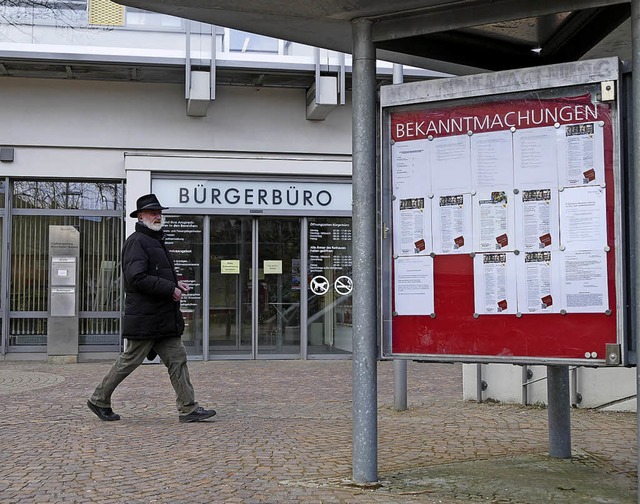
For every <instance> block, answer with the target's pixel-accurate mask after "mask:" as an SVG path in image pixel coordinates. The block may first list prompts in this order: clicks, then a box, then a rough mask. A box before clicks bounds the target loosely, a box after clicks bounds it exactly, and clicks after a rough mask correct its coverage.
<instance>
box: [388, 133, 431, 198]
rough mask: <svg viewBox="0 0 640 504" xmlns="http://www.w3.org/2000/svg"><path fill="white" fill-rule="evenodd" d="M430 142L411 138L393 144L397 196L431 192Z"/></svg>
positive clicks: (392, 154) (393, 166) (392, 159)
mask: <svg viewBox="0 0 640 504" xmlns="http://www.w3.org/2000/svg"><path fill="white" fill-rule="evenodd" d="M428 143H429V140H411V141H408V142H396V143H394V144H393V146H392V148H391V156H392V158H391V166H392V169H393V193H394V194H395V195H396V196H403V195H406V194H424V195H425V196H428V195H429V194H431V175H430V169H429V154H428V151H427V146H428Z"/></svg>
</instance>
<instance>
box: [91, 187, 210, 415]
mask: <svg viewBox="0 0 640 504" xmlns="http://www.w3.org/2000/svg"><path fill="white" fill-rule="evenodd" d="M165 209H166V207H163V206H162V205H160V202H159V201H158V198H157V197H156V195H155V194H147V195H145V196H142V197H140V198H138V201H137V202H136V210H135V211H134V212H131V217H133V218H137V219H138V222H136V230H135V232H134V233H133V234H132V235H131V236H129V238H127V240H126V241H125V243H124V247H123V249H122V273H123V277H124V290H125V294H126V299H125V308H124V325H123V329H122V335H123V337H124V338H127V342H128V344H127V348H126V350H125V351H124V353H122V354H121V355H120V357H119V358H118V360H117V361H116V362H115V363H114V365H113V366H112V368H111V369H110V370H109V372H108V373H107V375H106V376H105V377H104V379H103V380H102V383H100V385H98V386H97V387H96V389H95V391H94V392H93V395H92V396H91V398H90V399H89V400H88V401H87V406H88V407H89V409H90V410H91V411H93V412H94V413H95V414H96V415H97V416H98V418H100V420H105V421H113V420H120V415H118V414H117V413H114V412H113V410H112V409H111V395H112V394H113V391H114V390H115V389H116V387H117V386H118V385H119V384H120V383H121V382H122V381H123V380H124V379H125V378H126V377H127V376H129V375H130V374H131V373H132V372H133V371H134V370H135V369H136V368H137V367H138V366H139V365H140V364H142V361H143V360H144V358H145V357H147V356H148V355H149V356H153V357H155V355H156V354H157V355H159V356H160V359H162V362H163V363H164V365H165V366H166V367H167V371H168V372H169V378H170V379H171V385H173V388H174V390H175V391H176V406H177V408H178V413H179V416H178V419H179V420H180V422H199V421H201V420H205V419H207V418H211V417H212V416H214V415H215V414H216V412H215V411H214V410H206V409H204V408H202V407H201V406H199V405H198V403H197V402H196V400H195V395H194V391H193V386H192V385H191V380H190V378H189V370H188V368H187V352H186V350H185V348H184V345H183V344H182V340H181V338H180V337H181V336H182V333H183V332H184V319H183V318H182V312H181V311H180V299H181V297H182V294H183V293H186V292H189V286H188V285H187V284H186V283H184V282H182V281H179V280H178V279H177V277H176V273H175V269H174V266H173V261H172V259H171V257H170V256H169V251H168V250H167V248H166V247H165V245H164V240H163V233H162V226H163V224H164V220H163V216H162V210H165Z"/></svg>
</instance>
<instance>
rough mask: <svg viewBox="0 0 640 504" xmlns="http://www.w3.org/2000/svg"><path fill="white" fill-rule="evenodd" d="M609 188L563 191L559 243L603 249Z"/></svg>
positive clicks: (568, 246) (566, 245) (593, 187)
mask: <svg viewBox="0 0 640 504" xmlns="http://www.w3.org/2000/svg"><path fill="white" fill-rule="evenodd" d="M605 195H606V190H605V188H604V187H600V186H589V187H571V188H567V189H565V190H564V191H560V244H561V245H562V246H563V247H564V248H566V249H567V250H604V247H605V246H606V244H607V215H606V203H605Z"/></svg>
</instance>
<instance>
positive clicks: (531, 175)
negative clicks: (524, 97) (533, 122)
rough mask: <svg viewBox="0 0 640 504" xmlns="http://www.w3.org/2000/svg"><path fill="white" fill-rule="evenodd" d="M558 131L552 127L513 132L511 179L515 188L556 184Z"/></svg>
mask: <svg viewBox="0 0 640 504" xmlns="http://www.w3.org/2000/svg"><path fill="white" fill-rule="evenodd" d="M557 134H558V133H557V130H556V129H555V128H554V127H553V126H550V127H545V128H532V129H522V130H518V131H516V132H514V133H513V161H514V174H513V179H514V185H515V187H516V188H517V189H525V188H530V187H545V186H548V187H557V186H558V159H557V155H558V140H557V138H558V137H557Z"/></svg>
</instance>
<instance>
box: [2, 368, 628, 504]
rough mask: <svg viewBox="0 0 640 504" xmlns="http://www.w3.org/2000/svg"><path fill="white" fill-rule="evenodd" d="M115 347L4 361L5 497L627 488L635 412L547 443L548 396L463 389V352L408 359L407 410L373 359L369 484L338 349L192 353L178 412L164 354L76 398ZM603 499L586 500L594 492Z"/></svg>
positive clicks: (134, 498) (411, 495) (181, 497)
mask: <svg viewBox="0 0 640 504" xmlns="http://www.w3.org/2000/svg"><path fill="white" fill-rule="evenodd" d="M110 365H111V362H93V363H80V364H67V365H61V364H52V363H44V362H10V361H4V362H0V502H2V503H3V504H4V503H32V502H36V503H38V502H42V503H46V502H56V503H58V502H76V503H85V502H86V503H101V502H110V503H113V502H127V503H176V502H194V503H218V502H220V503H234V502H236V503H242V504H245V503H246V504H251V503H274V504H275V503H281V502H300V503H334V502H335V503H344V504H348V503H354V504H356V503H385V504H393V503H413V502H416V503H418V502H420V503H445V504H447V503H450V504H455V503H461V502H481V501H482V502H496V503H498V502H505V503H519V504H539V503H540V502H559V503H562V502H567V503H574V502H578V503H579V502H608V503H627V502H629V503H631V502H636V488H637V486H636V485H637V451H636V450H637V448H636V427H637V416H636V414H635V413H633V414H631V413H613V412H601V411H592V410H584V409H575V410H572V411H571V424H572V433H571V434H572V448H573V456H572V458H571V459H570V460H569V461H562V460H558V459H551V458H549V457H548V455H547V452H548V428H547V427H548V424H547V411H546V410H545V409H541V408H535V407H523V406H519V405H509V404H500V403H483V404H476V403H474V402H464V401H462V400H461V397H462V370H461V366H460V365H458V364H426V363H414V362H410V363H409V365H408V378H409V385H408V392H409V410H408V411H403V412H398V411H395V410H394V408H393V366H392V363H390V362H381V363H379V366H378V474H379V482H378V484H377V485H370V486H362V485H354V484H353V482H351V463H352V460H351V457H352V451H351V436H352V426H351V414H352V410H351V408H352V402H351V363H350V362H349V361H306V362H304V361H212V362H190V363H189V368H190V373H191V377H192V381H193V383H194V386H195V388H196V394H197V399H198V401H199V402H200V403H201V404H202V405H203V406H205V407H213V408H215V409H216V410H217V412H218V415H217V416H216V417H215V419H214V421H210V422H203V423H194V424H182V423H179V422H178V413H177V411H176V409H175V399H174V398H175V395H174V393H173V389H172V388H171V385H170V383H169V379H168V376H167V374H166V370H165V368H164V366H162V365H145V366H142V367H140V368H139V369H138V370H136V371H135V372H134V373H133V374H132V375H131V376H130V377H129V378H128V379H127V380H125V381H124V382H123V383H122V384H121V386H120V387H119V388H118V389H117V390H116V393H115V394H114V397H113V408H114V410H115V411H116V412H117V413H119V414H120V415H121V416H122V420H120V421H119V422H101V421H100V420H98V419H97V418H96V417H95V415H93V414H92V413H91V412H90V411H89V410H88V408H87V407H86V405H85V403H86V400H87V398H88V397H89V395H90V394H91V392H92V391H93V388H94V387H95V385H96V384H97V383H98V382H99V381H100V380H101V378H102V376H103V375H104V373H106V371H107V370H108V369H109V367H110ZM596 498H597V499H599V500H594V499H596Z"/></svg>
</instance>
